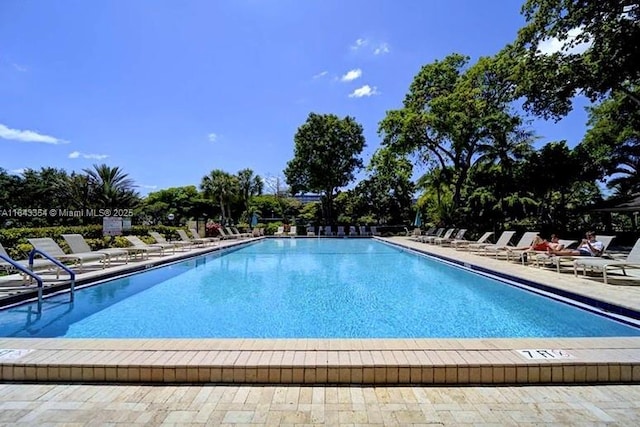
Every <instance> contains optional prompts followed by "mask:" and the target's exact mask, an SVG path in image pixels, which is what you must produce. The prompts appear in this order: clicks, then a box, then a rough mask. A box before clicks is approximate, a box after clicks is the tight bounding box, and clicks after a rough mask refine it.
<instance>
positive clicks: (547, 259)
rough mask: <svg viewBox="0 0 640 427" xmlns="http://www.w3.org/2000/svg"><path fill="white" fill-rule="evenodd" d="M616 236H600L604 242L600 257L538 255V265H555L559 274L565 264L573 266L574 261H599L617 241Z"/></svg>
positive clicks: (600, 239)
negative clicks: (612, 242) (615, 240)
mask: <svg viewBox="0 0 640 427" xmlns="http://www.w3.org/2000/svg"><path fill="white" fill-rule="evenodd" d="M615 238H616V236H598V240H599V241H601V242H602V253H601V254H600V255H599V256H598V257H590V256H587V257H585V256H580V255H551V256H549V255H546V254H543V255H538V256H537V257H536V262H537V265H538V266H539V265H540V264H542V265H547V264H553V265H554V266H555V267H556V272H557V273H558V274H559V273H560V270H561V268H562V265H563V263H565V264H567V263H571V264H572V265H573V261H575V260H578V259H582V258H589V259H594V258H595V259H597V258H599V257H601V256H603V255H604V254H605V253H606V251H607V248H608V247H609V245H610V244H611V241H612V240H613V239H615Z"/></svg>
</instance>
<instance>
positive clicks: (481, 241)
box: [451, 231, 493, 250]
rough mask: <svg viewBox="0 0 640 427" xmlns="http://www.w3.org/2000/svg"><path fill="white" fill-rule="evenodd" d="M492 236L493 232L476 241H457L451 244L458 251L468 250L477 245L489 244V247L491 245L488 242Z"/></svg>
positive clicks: (488, 232)
mask: <svg viewBox="0 0 640 427" xmlns="http://www.w3.org/2000/svg"><path fill="white" fill-rule="evenodd" d="M491 235H493V231H487V232H486V233H484V234H483V235H482V236H480V238H479V239H478V240H476V241H471V240H465V239H455V240H453V241H452V242H451V246H453V247H454V248H455V249H457V250H461V249H467V248H468V247H469V245H471V244H476V245H483V244H487V245H488V244H489V243H488V242H487V241H488V240H489V237H491Z"/></svg>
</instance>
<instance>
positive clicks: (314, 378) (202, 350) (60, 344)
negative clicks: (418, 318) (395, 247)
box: [0, 338, 640, 385]
mask: <svg viewBox="0 0 640 427" xmlns="http://www.w3.org/2000/svg"><path fill="white" fill-rule="evenodd" d="M9 348H13V349H23V350H29V351H28V352H26V353H25V354H24V355H22V356H20V357H18V358H17V359H15V360H1V359H0V381H3V382H18V383H25V382H36V383H48V382H64V383H145V384H195V383H199V384H204V383H207V384H209V383H216V384H299V385H303V384H304V385H311V384H317V385H319V384H386V385H399V384H430V385H495V384H503V385H504V384H521V385H524V384H592V383H594V384H595V383H599V384H603V383H638V382H640V338H600V339H594V338H588V339H587V338H554V339H539V338H535V339H531V338H527V339H524V338H521V339H491V340H483V339H459V340H453V339H416V340H402V339H397V340H391V339H385V340H311V339H309V340H295V339H294V340H240V339H228V340H219V339H215V340H209V339H203V340H90V339H87V340H74V339H28V338H8V339H0V349H9ZM532 348H550V349H562V350H564V352H565V353H566V354H568V355H571V356H572V358H567V359H544V360H528V359H526V358H523V357H522V356H521V355H519V354H518V350H521V349H532ZM0 354H1V351H0Z"/></svg>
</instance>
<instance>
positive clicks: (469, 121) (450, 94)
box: [379, 54, 529, 211]
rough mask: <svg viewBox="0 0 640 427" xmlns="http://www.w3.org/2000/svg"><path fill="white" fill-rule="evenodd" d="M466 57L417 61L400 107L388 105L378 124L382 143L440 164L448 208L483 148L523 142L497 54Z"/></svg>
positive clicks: (428, 163) (524, 136)
mask: <svg viewBox="0 0 640 427" xmlns="http://www.w3.org/2000/svg"><path fill="white" fill-rule="evenodd" d="M468 60H469V59H468V58H467V57H465V56H462V55H459V54H452V55H449V56H447V57H446V58H444V59H443V60H442V61H436V62H434V63H431V64H428V65H425V66H423V67H422V69H421V70H420V72H419V73H418V75H417V76H416V77H415V78H414V80H413V82H412V84H411V86H410V88H409V93H408V94H407V95H406V97H405V100H404V106H403V108H402V109H399V110H393V111H389V112H388V113H387V115H386V117H385V118H384V119H383V120H382V122H381V123H380V128H379V132H380V133H381V134H382V136H383V145H385V146H387V147H389V148H391V149H392V150H393V151H394V152H398V153H412V154H415V155H417V157H418V159H419V160H420V161H422V162H423V163H424V164H425V165H426V167H427V169H428V171H429V172H430V171H432V170H434V169H440V171H441V172H440V176H439V179H441V180H442V181H443V182H449V183H451V185H452V203H453V210H454V211H457V209H458V208H459V207H460V206H461V205H462V204H463V201H462V196H463V189H464V185H465V183H466V182H467V179H468V177H469V172H470V170H471V168H472V166H473V165H474V163H475V162H476V161H478V159H479V158H481V156H482V155H483V154H487V155H489V154H490V152H491V151H493V152H494V153H496V154H498V153H499V152H500V150H498V149H497V148H498V147H502V148H501V149H502V151H504V150H508V149H509V148H510V147H516V146H518V145H520V144H522V143H524V144H526V143H529V142H528V138H529V135H528V134H527V133H526V132H524V131H523V130H522V120H521V118H520V117H519V116H518V115H516V114H514V113H513V112H512V111H511V109H510V105H511V104H510V103H511V102H512V100H513V86H512V84H511V83H510V82H509V81H508V80H507V78H506V76H505V75H504V69H505V66H504V63H503V61H502V59H501V58H481V59H480V60H479V61H478V62H477V63H476V64H474V65H473V66H471V67H467V64H468ZM494 148H495V149H494ZM503 155H504V153H503Z"/></svg>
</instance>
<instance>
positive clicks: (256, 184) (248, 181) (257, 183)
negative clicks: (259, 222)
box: [237, 169, 264, 222]
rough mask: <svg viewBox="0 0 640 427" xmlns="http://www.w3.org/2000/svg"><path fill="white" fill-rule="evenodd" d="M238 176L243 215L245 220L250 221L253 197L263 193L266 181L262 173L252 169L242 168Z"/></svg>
mask: <svg viewBox="0 0 640 427" xmlns="http://www.w3.org/2000/svg"><path fill="white" fill-rule="evenodd" d="M237 178H238V189H239V193H240V198H241V199H242V205H243V207H244V212H243V213H242V215H243V217H244V219H245V221H247V222H248V221H249V220H250V219H251V213H250V212H249V207H250V202H251V198H252V197H253V196H258V195H260V194H262V190H263V189H264V183H263V182H262V178H261V177H260V175H254V174H253V171H252V170H251V169H242V170H241V171H239V172H238V175H237Z"/></svg>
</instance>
